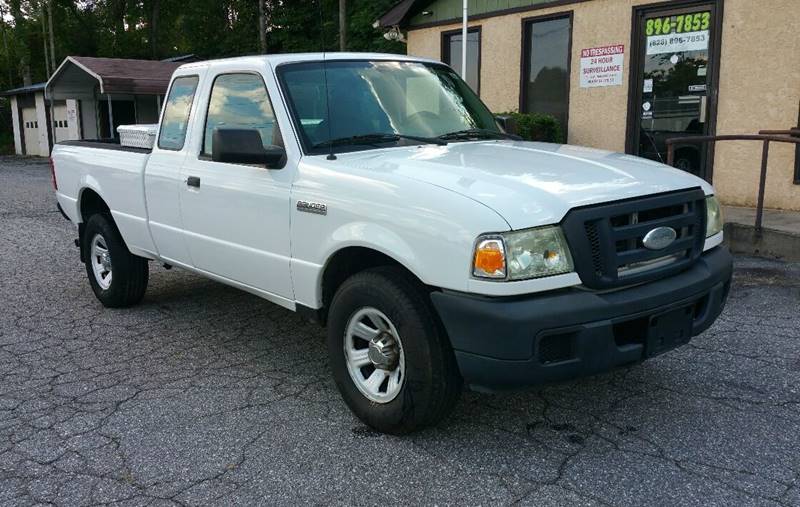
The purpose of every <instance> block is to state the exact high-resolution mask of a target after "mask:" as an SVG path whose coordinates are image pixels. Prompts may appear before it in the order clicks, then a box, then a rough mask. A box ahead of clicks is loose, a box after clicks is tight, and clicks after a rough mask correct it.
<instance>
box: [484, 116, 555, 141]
mask: <svg viewBox="0 0 800 507" xmlns="http://www.w3.org/2000/svg"><path fill="white" fill-rule="evenodd" d="M500 115H502V116H511V117H513V118H514V120H515V121H516V122H517V134H518V135H519V136H521V137H522V138H523V139H525V140H527V141H543V142H546V143H563V142H565V139H564V134H563V130H562V128H561V125H560V124H559V122H558V120H557V119H556V118H555V117H554V116H552V115H549V114H540V113H518V112H516V111H512V112H508V113H500Z"/></svg>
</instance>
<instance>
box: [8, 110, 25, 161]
mask: <svg viewBox="0 0 800 507" xmlns="http://www.w3.org/2000/svg"><path fill="white" fill-rule="evenodd" d="M21 122H22V119H21V118H20V114H19V104H18V103H17V98H16V97H14V96H12V97H11V123H12V127H13V129H14V153H16V154H17V155H22V153H23V149H22V123H21Z"/></svg>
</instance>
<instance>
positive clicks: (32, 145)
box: [22, 107, 45, 155]
mask: <svg viewBox="0 0 800 507" xmlns="http://www.w3.org/2000/svg"><path fill="white" fill-rule="evenodd" d="M22 127H23V129H22V130H23V134H24V135H25V154H26V155H39V122H38V121H37V120H36V108H35V107H23V108H22ZM41 127H42V128H45V125H42V126H41Z"/></svg>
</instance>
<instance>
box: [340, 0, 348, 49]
mask: <svg viewBox="0 0 800 507" xmlns="http://www.w3.org/2000/svg"><path fill="white" fill-rule="evenodd" d="M346 50H347V0H339V51H346Z"/></svg>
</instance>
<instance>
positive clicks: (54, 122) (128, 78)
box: [0, 55, 197, 157]
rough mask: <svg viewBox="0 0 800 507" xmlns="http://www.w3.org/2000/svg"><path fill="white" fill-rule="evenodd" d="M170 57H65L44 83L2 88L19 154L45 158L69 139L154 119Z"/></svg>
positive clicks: (112, 132)
mask: <svg viewBox="0 0 800 507" xmlns="http://www.w3.org/2000/svg"><path fill="white" fill-rule="evenodd" d="M196 59H197V57H195V56H194V55H186V56H183V57H178V58H176V59H175V61H166V60H165V61H155V60H128V59H124V58H93V57H88V56H68V57H67V58H66V59H65V60H64V61H63V62H62V63H61V65H59V67H58V69H56V71H55V73H53V75H52V76H51V77H50V80H49V81H47V82H46V83H37V84H32V85H27V86H23V87H20V88H14V89H12V90H6V91H5V92H2V93H0V96H6V97H8V98H9V99H10V102H11V117H12V121H13V123H14V125H13V129H14V148H15V151H16V153H17V154H19V155H38V156H43V157H46V156H48V155H49V154H50V150H51V149H52V146H53V144H55V143H57V142H59V141H66V140H70V139H111V138H113V137H116V136H117V127H118V126H120V125H128V124H132V123H157V122H158V116H159V113H160V111H161V101H162V100H163V98H164V95H165V94H166V93H167V87H168V86H169V81H170V78H171V77H172V73H173V72H174V71H175V69H177V68H178V67H180V66H181V65H182V64H183V63H186V62H187V61H193V60H196Z"/></svg>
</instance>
